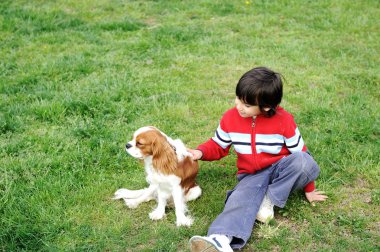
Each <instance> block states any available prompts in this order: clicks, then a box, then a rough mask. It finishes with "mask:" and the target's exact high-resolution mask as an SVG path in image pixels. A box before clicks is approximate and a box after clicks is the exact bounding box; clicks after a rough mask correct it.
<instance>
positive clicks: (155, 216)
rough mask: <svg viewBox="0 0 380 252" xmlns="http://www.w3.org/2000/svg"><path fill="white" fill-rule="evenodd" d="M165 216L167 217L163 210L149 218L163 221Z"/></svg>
mask: <svg viewBox="0 0 380 252" xmlns="http://www.w3.org/2000/svg"><path fill="white" fill-rule="evenodd" d="M164 216H165V212H163V211H161V210H157V209H156V210H154V211H153V212H151V213H150V214H149V218H150V219H151V220H161V219H162V218H163V217H164Z"/></svg>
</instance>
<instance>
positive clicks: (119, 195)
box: [112, 188, 130, 200]
mask: <svg viewBox="0 0 380 252" xmlns="http://www.w3.org/2000/svg"><path fill="white" fill-rule="evenodd" d="M129 195H130V190H128V189H124V188H122V189H119V190H117V191H116V192H115V194H114V197H113V198H112V199H114V200H117V199H123V198H125V199H128V198H129Z"/></svg>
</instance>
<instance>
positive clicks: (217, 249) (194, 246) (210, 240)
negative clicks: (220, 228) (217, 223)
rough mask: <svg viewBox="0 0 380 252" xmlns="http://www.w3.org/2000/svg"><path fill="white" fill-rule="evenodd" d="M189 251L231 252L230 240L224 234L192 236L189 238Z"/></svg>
mask: <svg viewBox="0 0 380 252" xmlns="http://www.w3.org/2000/svg"><path fill="white" fill-rule="evenodd" d="M190 251H191V252H206V251H207V252H233V250H232V248H231V247H230V240H229V239H228V237H227V236H224V235H211V236H197V235H196V236H193V237H191V239H190Z"/></svg>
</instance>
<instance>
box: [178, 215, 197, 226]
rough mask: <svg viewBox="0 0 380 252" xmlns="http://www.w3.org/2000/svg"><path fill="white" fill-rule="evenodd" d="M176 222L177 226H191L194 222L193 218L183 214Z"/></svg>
mask: <svg viewBox="0 0 380 252" xmlns="http://www.w3.org/2000/svg"><path fill="white" fill-rule="evenodd" d="M176 224H177V227H180V226H187V227H190V226H191V225H192V224H193V220H192V219H191V218H189V217H186V216H183V217H180V218H177V222H176Z"/></svg>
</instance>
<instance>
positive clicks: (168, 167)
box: [152, 134, 177, 174]
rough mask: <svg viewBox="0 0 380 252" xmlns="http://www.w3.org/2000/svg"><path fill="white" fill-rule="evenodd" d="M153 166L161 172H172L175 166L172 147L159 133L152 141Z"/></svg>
mask: <svg viewBox="0 0 380 252" xmlns="http://www.w3.org/2000/svg"><path fill="white" fill-rule="evenodd" d="M152 152H153V167H154V168H155V169H157V170H159V171H160V172H161V173H163V174H170V173H172V172H173V171H174V170H175V169H176V167H177V156H176V154H175V151H174V149H173V148H172V147H171V145H170V144H169V143H168V141H167V140H166V137H164V136H162V135H161V134H160V135H159V136H157V137H156V138H155V139H154V140H153V142H152Z"/></svg>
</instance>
